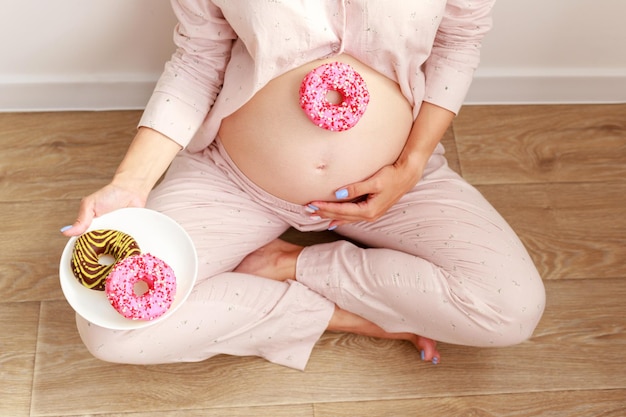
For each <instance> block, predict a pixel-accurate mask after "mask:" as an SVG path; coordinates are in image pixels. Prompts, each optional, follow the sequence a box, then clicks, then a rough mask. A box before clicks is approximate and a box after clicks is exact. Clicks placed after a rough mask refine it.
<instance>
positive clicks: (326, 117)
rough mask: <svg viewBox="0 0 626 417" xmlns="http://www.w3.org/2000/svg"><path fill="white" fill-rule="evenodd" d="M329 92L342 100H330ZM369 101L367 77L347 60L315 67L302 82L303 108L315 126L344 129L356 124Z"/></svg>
mask: <svg viewBox="0 0 626 417" xmlns="http://www.w3.org/2000/svg"><path fill="white" fill-rule="evenodd" d="M329 91H337V92H338V93H339V94H341V96H342V101H341V103H338V104H333V103H331V102H330V101H328V98H327V97H326V96H327V94H328V92H329ZM369 100H370V94H369V91H368V90H367V85H366V84H365V80H363V77H361V75H360V74H359V73H358V72H356V71H355V70H354V68H352V67H351V66H350V65H348V64H344V63H343V62H332V63H329V64H324V65H321V66H319V67H317V68H315V69H313V70H312V71H311V72H309V73H308V74H307V75H306V76H305V77H304V79H303V80H302V84H301V85H300V107H302V110H304V112H305V113H306V115H307V116H308V118H309V119H311V121H312V122H313V123H315V125H317V126H319V127H321V128H323V129H326V130H330V131H335V132H341V131H344V130H348V129H351V128H353V127H354V126H356V124H357V123H358V122H359V120H360V119H361V117H362V116H363V114H364V113H365V109H366V108H367V103H369Z"/></svg>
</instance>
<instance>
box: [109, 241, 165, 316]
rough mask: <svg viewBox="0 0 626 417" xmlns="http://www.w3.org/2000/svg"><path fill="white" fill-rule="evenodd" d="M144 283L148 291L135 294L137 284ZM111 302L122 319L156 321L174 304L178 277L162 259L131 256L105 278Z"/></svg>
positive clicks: (145, 255)
mask: <svg viewBox="0 0 626 417" xmlns="http://www.w3.org/2000/svg"><path fill="white" fill-rule="evenodd" d="M139 281H143V282H145V283H146V284H147V285H148V290H147V291H146V292H145V293H144V294H141V295H137V294H136V293H135V284H137V283H138V282H139ZM105 292H106V295H107V298H108V299H109V302H110V303H111V305H112V306H113V308H115V309H116V310H117V311H118V312H119V313H120V314H121V315H122V316H124V317H126V318H127V319H132V320H153V319H155V318H157V317H160V316H162V315H163V314H164V313H165V312H166V311H167V310H169V308H170V307H171V305H172V302H173V301H174V295H175V294H176V277H175V275H174V271H173V270H172V268H171V267H170V266H169V265H168V264H166V263H165V262H164V261H163V260H161V259H159V258H157V257H156V256H153V255H151V254H149V253H146V254H141V255H135V256H130V257H128V258H125V259H123V260H121V261H120V262H118V263H116V264H115V266H114V267H113V269H112V270H111V273H110V274H109V276H108V277H107V279H106V284H105Z"/></svg>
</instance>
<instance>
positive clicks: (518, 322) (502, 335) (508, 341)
mask: <svg viewBox="0 0 626 417" xmlns="http://www.w3.org/2000/svg"><path fill="white" fill-rule="evenodd" d="M515 282H516V284H515V286H514V287H512V288H511V289H509V291H507V294H506V295H504V296H502V297H501V298H500V300H499V303H498V305H497V307H496V308H497V310H498V317H499V324H500V325H499V326H496V327H495V328H494V330H495V331H496V332H497V334H498V340H499V343H498V345H500V346H512V345H516V344H520V343H522V342H524V341H526V340H528V339H530V338H531V337H532V335H533V334H534V332H535V329H536V328H537V325H538V324H539V321H540V319H541V317H542V315H543V312H544V309H545V303H546V293H545V288H544V286H543V282H542V281H541V278H540V277H539V275H538V274H537V275H534V276H533V277H531V278H528V277H526V282H525V283H523V284H522V283H521V282H522V281H521V279H520V281H519V282H518V281H515Z"/></svg>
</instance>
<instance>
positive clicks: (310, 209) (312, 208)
mask: <svg viewBox="0 0 626 417" xmlns="http://www.w3.org/2000/svg"><path fill="white" fill-rule="evenodd" d="M319 209H320V208H319V207H316V206H314V205H313V204H309V205H307V206H306V208H305V209H304V210H306V211H307V212H309V213H315V212H316V211H317V210H319Z"/></svg>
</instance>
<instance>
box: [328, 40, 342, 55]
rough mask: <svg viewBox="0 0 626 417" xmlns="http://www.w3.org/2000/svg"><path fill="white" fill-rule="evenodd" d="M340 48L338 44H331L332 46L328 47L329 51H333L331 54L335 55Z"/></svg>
mask: <svg viewBox="0 0 626 417" xmlns="http://www.w3.org/2000/svg"><path fill="white" fill-rule="evenodd" d="M340 48H341V45H340V44H338V43H333V44H332V45H330V49H331V51H333V53H335V54H336V53H337V52H339V49H340Z"/></svg>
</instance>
